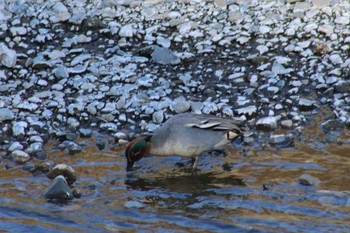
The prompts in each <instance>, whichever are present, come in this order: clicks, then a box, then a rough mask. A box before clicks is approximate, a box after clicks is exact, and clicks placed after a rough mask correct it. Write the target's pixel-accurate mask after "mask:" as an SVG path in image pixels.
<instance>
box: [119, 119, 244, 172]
mask: <svg viewBox="0 0 350 233" xmlns="http://www.w3.org/2000/svg"><path fill="white" fill-rule="evenodd" d="M240 136H242V130H241V128H240V127H239V126H238V121H237V120H234V119H231V118H223V117H218V116H212V115H204V114H195V113H180V114H176V115H174V116H172V117H170V118H169V119H168V120H167V121H166V122H165V123H164V124H163V125H162V126H161V127H159V128H157V129H156V130H155V131H154V133H153V134H152V135H147V136H143V137H139V138H136V139H134V140H132V141H131V142H130V143H129V144H128V145H127V147H126V149H125V156H126V158H127V166H126V170H127V171H132V169H133V166H134V163H135V162H136V161H138V160H140V159H141V158H142V157H144V156H145V155H147V154H151V155H156V156H169V155H179V156H182V157H190V158H193V159H194V162H193V166H192V168H193V169H194V170H195V169H196V166H197V164H198V159H199V156H200V155H201V154H203V153H206V152H210V151H213V150H220V149H222V148H223V147H224V146H225V145H227V144H228V143H229V142H231V141H232V140H234V139H236V138H238V137H240Z"/></svg>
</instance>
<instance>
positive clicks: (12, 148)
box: [8, 142, 23, 152]
mask: <svg viewBox="0 0 350 233" xmlns="http://www.w3.org/2000/svg"><path fill="white" fill-rule="evenodd" d="M22 149H23V145H22V144H21V143H20V142H13V143H12V144H11V146H10V147H9V149H8V150H9V151H10V152H12V151H15V150H22Z"/></svg>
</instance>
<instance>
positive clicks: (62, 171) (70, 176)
mask: <svg viewBox="0 0 350 233" xmlns="http://www.w3.org/2000/svg"><path fill="white" fill-rule="evenodd" d="M60 175H62V176H63V177H64V178H65V179H66V180H67V182H68V184H69V185H71V184H73V183H74V182H75V181H76V179H77V177H76V174H75V171H74V169H73V168H72V167H71V166H68V165H66V164H63V163H61V164H57V165H56V166H55V167H54V168H53V169H52V170H51V171H50V172H49V173H47V174H46V176H47V177H48V178H50V179H55V178H56V177H57V176H60Z"/></svg>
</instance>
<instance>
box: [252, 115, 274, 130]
mask: <svg viewBox="0 0 350 233" xmlns="http://www.w3.org/2000/svg"><path fill="white" fill-rule="evenodd" d="M256 127H257V128H260V129H267V130H272V129H276V128H277V120H276V117H273V116H268V117H263V118H260V119H258V120H257V122H256Z"/></svg>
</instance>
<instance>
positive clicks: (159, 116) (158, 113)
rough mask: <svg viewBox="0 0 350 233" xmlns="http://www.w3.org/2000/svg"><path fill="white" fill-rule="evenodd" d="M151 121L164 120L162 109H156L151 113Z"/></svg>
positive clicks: (158, 122) (159, 121)
mask: <svg viewBox="0 0 350 233" xmlns="http://www.w3.org/2000/svg"><path fill="white" fill-rule="evenodd" d="M152 121H153V122H154V123H157V124H160V123H162V122H163V121H164V113H163V111H161V110H160V111H156V112H154V113H153V114H152Z"/></svg>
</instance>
